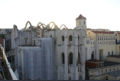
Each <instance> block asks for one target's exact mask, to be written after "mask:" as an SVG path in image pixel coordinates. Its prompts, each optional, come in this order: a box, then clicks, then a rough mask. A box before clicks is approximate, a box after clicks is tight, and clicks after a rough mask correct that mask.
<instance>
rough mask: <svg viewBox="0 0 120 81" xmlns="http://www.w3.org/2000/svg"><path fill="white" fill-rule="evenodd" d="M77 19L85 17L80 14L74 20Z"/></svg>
mask: <svg viewBox="0 0 120 81" xmlns="http://www.w3.org/2000/svg"><path fill="white" fill-rule="evenodd" d="M78 19H86V18H85V17H83V16H82V15H81V14H80V15H79V16H78V17H77V18H76V20H78Z"/></svg>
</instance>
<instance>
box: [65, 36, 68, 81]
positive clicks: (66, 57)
mask: <svg viewBox="0 0 120 81" xmlns="http://www.w3.org/2000/svg"><path fill="white" fill-rule="evenodd" d="M64 42H65V45H64V54H65V66H64V80H68V46H67V45H68V38H67V37H65V38H64Z"/></svg>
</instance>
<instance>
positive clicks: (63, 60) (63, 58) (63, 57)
mask: <svg viewBox="0 0 120 81" xmlns="http://www.w3.org/2000/svg"><path fill="white" fill-rule="evenodd" d="M64 63H65V56H64V53H62V64H64Z"/></svg>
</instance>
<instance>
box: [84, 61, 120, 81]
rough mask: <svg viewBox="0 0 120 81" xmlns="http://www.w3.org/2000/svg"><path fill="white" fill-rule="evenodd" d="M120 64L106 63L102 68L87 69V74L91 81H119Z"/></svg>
mask: <svg viewBox="0 0 120 81" xmlns="http://www.w3.org/2000/svg"><path fill="white" fill-rule="evenodd" d="M119 72H120V63H117V62H110V61H105V62H104V66H103V67H100V68H88V67H87V68H86V74H87V76H86V77H88V79H89V80H107V79H108V80H119V79H120V78H119V77H120V74H119ZM114 73H116V74H114Z"/></svg>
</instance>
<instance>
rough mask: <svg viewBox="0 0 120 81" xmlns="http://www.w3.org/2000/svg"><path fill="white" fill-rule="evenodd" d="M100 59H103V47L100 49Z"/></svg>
mask: <svg viewBox="0 0 120 81" xmlns="http://www.w3.org/2000/svg"><path fill="white" fill-rule="evenodd" d="M99 60H103V49H100V50H99Z"/></svg>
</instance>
